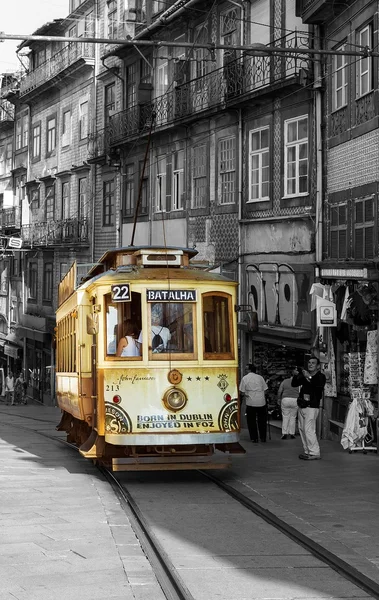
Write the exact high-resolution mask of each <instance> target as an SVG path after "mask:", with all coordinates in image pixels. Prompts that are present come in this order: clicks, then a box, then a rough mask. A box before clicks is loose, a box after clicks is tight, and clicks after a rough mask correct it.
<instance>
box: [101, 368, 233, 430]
mask: <svg viewBox="0 0 379 600" xmlns="http://www.w3.org/2000/svg"><path fill="white" fill-rule="evenodd" d="M170 388H175V389H177V390H180V391H181V392H184V394H185V397H186V399H187V401H186V403H185V405H184V406H183V407H182V408H181V409H180V410H170V409H168V408H167V407H166V406H165V404H164V400H163V399H164V396H165V393H166V392H167V391H168V390H169V389H170ZM237 398H238V392H237V382H236V370H235V368H227V369H225V368H224V367H222V368H217V367H212V368H209V370H207V372H206V373H205V372H204V369H200V368H191V369H188V370H187V369H186V372H185V374H184V376H183V379H182V381H181V383H180V385H178V386H170V384H169V383H168V381H167V373H166V372H165V371H164V370H162V371H161V370H148V369H138V370H137V369H136V370H134V369H128V370H127V371H125V370H120V369H110V370H106V371H105V372H104V399H105V411H106V434H107V433H109V434H121V435H125V434H127V433H141V434H143V433H147V434H152V433H154V434H157V433H159V434H162V433H164V432H167V433H191V432H192V433H219V432H226V431H228V432H229V431H236V430H238V429H239V419H238V399H237ZM204 399H206V401H204Z"/></svg>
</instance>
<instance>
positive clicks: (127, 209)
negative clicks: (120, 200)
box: [123, 164, 134, 217]
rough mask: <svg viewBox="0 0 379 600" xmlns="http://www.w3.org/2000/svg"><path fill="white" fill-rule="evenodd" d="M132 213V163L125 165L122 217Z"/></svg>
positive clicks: (129, 215)
mask: <svg viewBox="0 0 379 600" xmlns="http://www.w3.org/2000/svg"><path fill="white" fill-rule="evenodd" d="M133 213H134V165H132V164H131V165H125V196H124V209H123V214H124V217H131V216H133Z"/></svg>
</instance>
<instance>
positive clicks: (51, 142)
mask: <svg viewBox="0 0 379 600" xmlns="http://www.w3.org/2000/svg"><path fill="white" fill-rule="evenodd" d="M51 123H53V126H50V124H51ZM56 147H57V115H56V114H54V115H50V116H48V117H47V119H46V156H51V155H52V154H54V152H55V150H56Z"/></svg>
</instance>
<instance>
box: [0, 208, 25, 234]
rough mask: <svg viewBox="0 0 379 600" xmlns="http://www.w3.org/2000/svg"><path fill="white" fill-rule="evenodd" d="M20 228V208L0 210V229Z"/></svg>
mask: <svg viewBox="0 0 379 600" xmlns="http://www.w3.org/2000/svg"><path fill="white" fill-rule="evenodd" d="M20 226H21V221H20V208H19V207H18V206H12V207H10V208H2V209H1V210H0V227H2V228H3V229H6V228H8V229H19V228H20Z"/></svg>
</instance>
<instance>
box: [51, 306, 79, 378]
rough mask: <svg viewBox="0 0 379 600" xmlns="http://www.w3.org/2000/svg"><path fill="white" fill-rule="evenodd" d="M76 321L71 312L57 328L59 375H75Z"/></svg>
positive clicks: (74, 315)
mask: <svg viewBox="0 0 379 600" xmlns="http://www.w3.org/2000/svg"><path fill="white" fill-rule="evenodd" d="M76 319H77V313H76V311H73V312H72V313H71V314H69V315H67V316H66V317H64V318H63V319H62V320H61V321H60V322H59V323H58V326H57V359H56V360H57V370H58V371H59V372H61V373H76Z"/></svg>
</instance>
